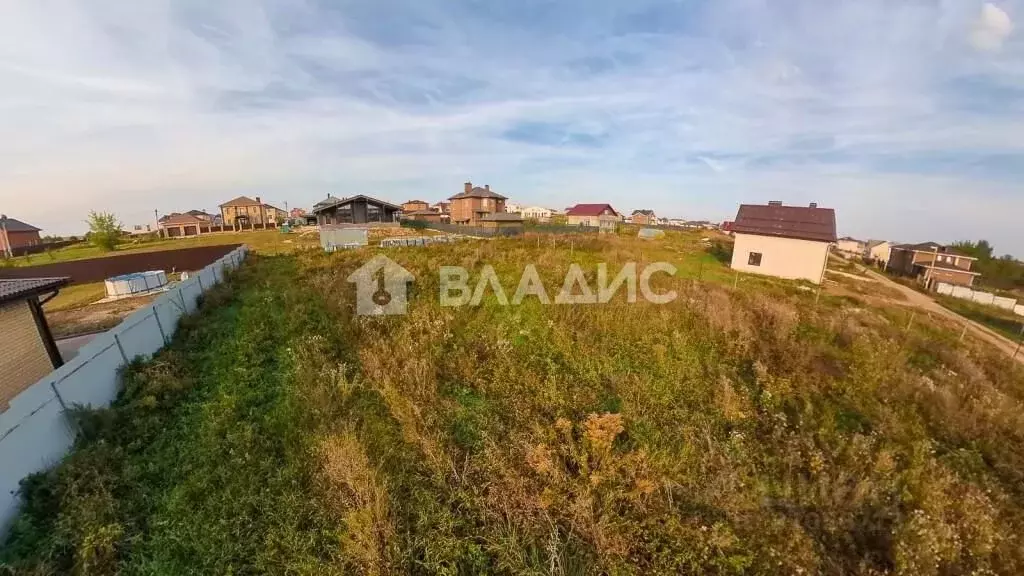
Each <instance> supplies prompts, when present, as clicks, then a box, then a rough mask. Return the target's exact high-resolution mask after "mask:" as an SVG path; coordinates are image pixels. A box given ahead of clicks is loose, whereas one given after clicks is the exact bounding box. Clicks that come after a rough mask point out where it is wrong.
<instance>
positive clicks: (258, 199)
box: [256, 196, 263, 204]
mask: <svg viewBox="0 0 1024 576" xmlns="http://www.w3.org/2000/svg"><path fill="white" fill-rule="evenodd" d="M256 203H257V204H263V202H260V197H259V196H257V197H256Z"/></svg>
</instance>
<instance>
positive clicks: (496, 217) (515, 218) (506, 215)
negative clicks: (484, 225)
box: [479, 212, 523, 222]
mask: <svg viewBox="0 0 1024 576" xmlns="http://www.w3.org/2000/svg"><path fill="white" fill-rule="evenodd" d="M479 220H480V221H481V222H522V221H523V217H522V216H520V215H519V214H517V213H515V212H495V213H493V214H488V215H487V216H484V217H483V218H480V219H479Z"/></svg>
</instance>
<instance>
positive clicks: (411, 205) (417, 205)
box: [402, 200, 430, 214]
mask: <svg viewBox="0 0 1024 576" xmlns="http://www.w3.org/2000/svg"><path fill="white" fill-rule="evenodd" d="M422 210H430V203H429V202H425V201H423V200H407V201H405V202H402V214H412V213H413V212H420V211H422Z"/></svg>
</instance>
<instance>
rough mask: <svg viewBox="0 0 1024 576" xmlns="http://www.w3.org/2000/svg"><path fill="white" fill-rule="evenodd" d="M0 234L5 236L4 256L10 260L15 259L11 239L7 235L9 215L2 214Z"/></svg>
mask: <svg viewBox="0 0 1024 576" xmlns="http://www.w3.org/2000/svg"><path fill="white" fill-rule="evenodd" d="M0 232H2V233H3V236H4V254H5V255H6V256H7V257H8V258H13V257H14V253H13V252H12V251H11V237H10V236H8V235H7V214H0Z"/></svg>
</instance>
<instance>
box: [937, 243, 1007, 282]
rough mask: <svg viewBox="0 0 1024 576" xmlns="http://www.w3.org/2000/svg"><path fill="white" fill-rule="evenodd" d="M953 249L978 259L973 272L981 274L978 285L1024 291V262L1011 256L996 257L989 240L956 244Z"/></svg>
mask: <svg viewBox="0 0 1024 576" xmlns="http://www.w3.org/2000/svg"><path fill="white" fill-rule="evenodd" d="M952 246H953V248H955V249H956V250H958V251H960V252H962V253H964V254H966V255H968V256H973V257H975V258H977V259H978V261H977V262H976V263H975V265H974V266H973V267H972V270H974V271H975V272H979V273H980V274H981V278H978V280H977V281H978V283H979V284H982V285H984V286H988V287H991V288H997V289H1000V290H1013V289H1024V262H1021V261H1020V260H1017V259H1016V258H1014V257H1013V256H1011V255H1010V254H1004V255H1003V256H1000V257H998V258H997V257H996V256H995V248H994V247H993V246H992V244H990V243H989V241H988V240H978V241H977V242H972V241H970V240H964V241H962V242H954V243H953V245H952Z"/></svg>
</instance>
